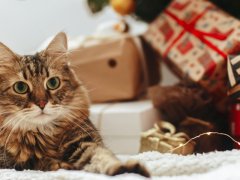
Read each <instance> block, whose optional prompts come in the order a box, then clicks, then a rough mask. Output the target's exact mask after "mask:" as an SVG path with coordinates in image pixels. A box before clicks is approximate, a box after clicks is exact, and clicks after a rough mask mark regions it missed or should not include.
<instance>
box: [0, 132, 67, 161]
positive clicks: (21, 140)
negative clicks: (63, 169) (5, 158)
mask: <svg viewBox="0 0 240 180" xmlns="http://www.w3.org/2000/svg"><path fill="white" fill-rule="evenodd" d="M56 131H57V130H56ZM64 137H65V134H64V133H62V132H55V133H54V134H51V135H48V134H42V133H40V132H34V131H28V132H21V131H20V130H19V131H14V132H12V133H10V132H7V131H6V132H5V133H1V134H0V146H1V147H3V148H4V150H5V151H6V152H7V153H8V154H10V155H11V157H12V158H13V159H14V162H16V163H25V162H27V161H28V160H29V159H41V158H43V157H51V158H57V159H59V158H61V156H62V155H63V153H62V151H61V150H60V149H61V147H62V144H63V143H64V142H63V141H64V139H66V138H64ZM60 146H61V147H60Z"/></svg>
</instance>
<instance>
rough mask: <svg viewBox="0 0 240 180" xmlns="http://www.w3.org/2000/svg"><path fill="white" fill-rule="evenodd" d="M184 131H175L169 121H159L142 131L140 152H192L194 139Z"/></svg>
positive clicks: (185, 153)
mask: <svg viewBox="0 0 240 180" xmlns="http://www.w3.org/2000/svg"><path fill="white" fill-rule="evenodd" d="M189 140H190V138H189V137H188V135H187V134H186V133H184V132H176V128H175V127H174V125H172V124H171V123H169V122H166V121H161V122H160V123H158V124H155V125H154V128H151V129H149V130H147V131H146V132H143V133H142V136H141V146H140V152H146V151H159V152H161V153H175V154H182V155H188V154H192V153H193V152H194V146H195V142H194V141H189Z"/></svg>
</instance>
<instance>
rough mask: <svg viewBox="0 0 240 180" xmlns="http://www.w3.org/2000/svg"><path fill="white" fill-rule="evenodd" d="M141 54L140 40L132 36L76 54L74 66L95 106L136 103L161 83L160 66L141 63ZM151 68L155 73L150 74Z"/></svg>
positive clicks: (80, 49)
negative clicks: (147, 90)
mask: <svg viewBox="0 0 240 180" xmlns="http://www.w3.org/2000/svg"><path fill="white" fill-rule="evenodd" d="M138 43H141V41H140V39H138ZM140 50H141V49H139V47H137V44H136V40H134V39H133V38H132V37H129V36H122V37H119V38H112V39H107V40H104V41H101V42H99V43H96V44H93V45H90V46H87V47H79V48H76V49H73V50H72V53H71V54H70V56H71V59H72V61H71V64H72V65H73V68H75V71H76V73H77V76H78V77H79V78H80V79H81V80H82V81H83V82H84V84H85V85H86V86H87V89H88V90H89V94H90V98H91V100H92V102H94V103H100V102H107V101H119V100H130V99H134V98H137V97H138V96H139V95H140V94H141V93H143V92H144V91H145V90H146V87H147V86H148V85H151V84H156V83H158V81H159V73H158V62H157V61H154V62H151V64H149V63H148V62H146V61H145V59H144V58H143V59H141V58H142V57H141V54H140V53H139V51H140ZM142 53H143V52H142ZM148 66H152V67H151V71H148V70H147V68H148ZM146 71H147V72H146ZM156 72H157V73H156ZM151 74H154V75H155V76H154V77H153V76H151ZM156 75H157V76H156ZM150 77H153V78H150Z"/></svg>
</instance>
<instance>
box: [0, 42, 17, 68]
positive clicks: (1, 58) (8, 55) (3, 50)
mask: <svg viewBox="0 0 240 180" xmlns="http://www.w3.org/2000/svg"><path fill="white" fill-rule="evenodd" d="M17 59H18V56H17V55H16V54H15V53H14V52H13V51H11V50H10V49H9V48H8V47H7V46H5V45H4V44H3V43H1V42H0V64H2V63H3V62H4V63H10V62H12V61H14V60H17Z"/></svg>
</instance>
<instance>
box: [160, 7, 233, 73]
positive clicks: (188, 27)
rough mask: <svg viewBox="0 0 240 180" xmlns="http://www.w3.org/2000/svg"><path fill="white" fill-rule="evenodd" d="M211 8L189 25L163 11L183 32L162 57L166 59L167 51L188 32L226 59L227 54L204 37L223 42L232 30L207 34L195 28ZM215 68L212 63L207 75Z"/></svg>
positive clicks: (167, 11)
mask: <svg viewBox="0 0 240 180" xmlns="http://www.w3.org/2000/svg"><path fill="white" fill-rule="evenodd" d="M210 8H211V7H208V8H206V9H205V10H204V11H203V12H202V13H201V14H199V15H198V16H197V17H196V18H195V19H193V20H192V21H191V22H190V23H187V22H185V21H183V20H181V19H179V18H178V17H177V16H176V15H174V14H173V13H171V12H170V11H169V10H165V11H164V12H165V14H167V15H168V16H169V17H171V18H172V19H174V20H175V21H176V22H177V23H178V24H179V25H180V26H182V27H183V30H182V31H181V32H180V34H179V35H178V36H177V37H176V38H175V39H174V40H173V42H172V43H171V45H170V46H169V47H168V48H167V49H166V51H165V52H164V53H163V57H166V56H167V54H168V53H169V51H170V50H171V49H172V47H173V46H174V45H175V44H176V43H177V42H178V40H179V39H181V37H182V36H183V35H184V34H185V33H186V32H189V33H191V34H192V35H194V36H196V37H197V38H198V39H200V40H201V41H202V42H203V43H204V44H206V45H207V46H208V47H210V48H211V49H213V50H214V51H216V52H217V53H218V54H219V55H221V56H222V57H223V58H224V59H227V54H226V53H225V52H223V51H222V50H220V49H219V48H218V47H217V46H215V45H214V44H213V43H211V42H210V41H209V40H207V39H206V38H205V37H211V38H214V39H218V40H225V39H226V38H227V37H228V36H229V35H230V34H231V33H232V32H233V29H231V30H229V31H228V32H226V33H223V34H222V33H208V32H203V31H200V30H198V29H196V28H195V25H196V23H197V21H198V20H199V19H200V18H201V17H202V16H204V14H205V13H206V12H207V11H208V10H209V9H210ZM215 67H216V64H215V63H214V62H213V63H212V64H211V65H210V67H209V70H208V73H210V74H211V72H213V71H214V69H215Z"/></svg>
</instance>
